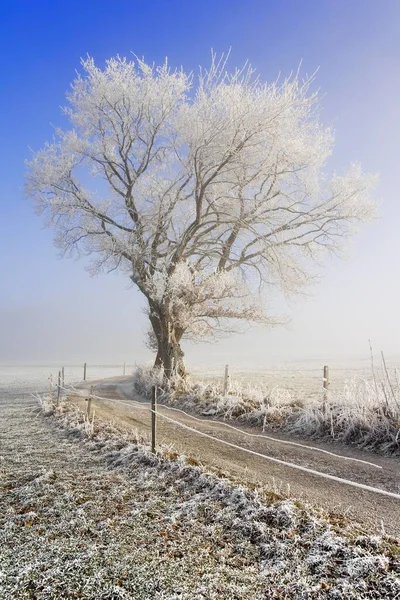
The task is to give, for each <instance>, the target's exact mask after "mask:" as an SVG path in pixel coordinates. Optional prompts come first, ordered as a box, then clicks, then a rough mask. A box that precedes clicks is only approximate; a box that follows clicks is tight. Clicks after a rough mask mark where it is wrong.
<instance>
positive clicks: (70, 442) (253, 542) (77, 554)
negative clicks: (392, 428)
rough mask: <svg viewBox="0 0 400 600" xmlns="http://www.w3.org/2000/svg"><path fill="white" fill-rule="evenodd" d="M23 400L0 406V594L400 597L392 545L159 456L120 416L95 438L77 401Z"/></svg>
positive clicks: (98, 427) (99, 425) (182, 599)
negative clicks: (40, 405) (44, 403)
mask: <svg viewBox="0 0 400 600" xmlns="http://www.w3.org/2000/svg"><path fill="white" fill-rule="evenodd" d="M26 408H30V409H31V410H32V411H33V414H34V410H35V408H34V405H33V404H32V401H31V400H29V399H25V400H23V401H22V400H17V399H16V398H15V397H14V398H12V399H10V397H9V399H8V401H3V402H2V415H1V420H2V430H3V432H4V442H5V451H4V457H5V461H3V462H2V470H1V481H2V488H3V494H2V496H1V497H0V506H1V508H2V509H3V510H2V512H1V515H2V516H1V521H2V528H1V538H2V539H1V548H2V550H1V555H0V589H1V591H0V598H4V599H6V598H7V599H9V598H16V599H17V598H29V597H36V598H43V599H44V598H49V599H50V598H52V599H53V598H54V599H55V598H61V597H69V598H78V597H82V598H87V599H89V598H92V599H94V598H96V599H99V598H102V599H105V600H106V599H117V598H121V599H122V598H132V599H133V598H135V599H141V598H143V599H149V600H150V598H156V599H160V600H161V599H165V600H166V599H169V600H172V599H178V598H179V599H180V600H189V599H195V598H196V599H198V598H207V599H215V600H217V599H218V600H219V599H221V598H231V599H234V598H236V599H241V598H243V599H244V598H246V599H251V598H254V599H256V598H257V599H259V598H260V597H264V598H276V599H278V598H284V597H290V598H293V599H300V598H316V599H319V598H346V600H347V599H356V598H357V600H360V599H363V598H371V597H387V598H389V597H391V598H394V597H395V596H396V594H399V593H400V581H399V578H398V575H399V571H398V566H399V565H398V562H397V563H396V558H395V555H394V554H393V555H392V554H391V552H390V551H389V550H388V548H389V546H390V547H393V548H394V547H395V546H396V548H398V545H397V542H396V541H394V540H387V539H383V538H381V537H378V536H375V537H370V536H368V535H360V534H357V536H354V531H353V530H351V531H349V532H348V533H349V535H350V534H352V538H350V537H346V535H344V536H341V535H339V534H338V533H337V532H336V531H335V530H334V529H333V526H332V525H330V523H329V521H328V520H327V518H326V516H324V515H323V514H322V513H320V512H318V511H316V510H313V509H311V508H310V507H307V506H304V505H300V504H298V503H296V502H293V501H291V500H287V499H286V500H285V499H283V500H279V501H271V499H270V496H269V495H268V494H267V493H266V492H265V490H264V491H263V490H259V491H258V492H254V491H250V490H249V489H247V488H245V487H241V486H237V485H233V484H232V483H230V482H229V481H228V480H223V479H220V478H217V477H216V476H214V475H211V474H208V473H205V472H204V471H203V470H202V469H200V468H199V467H193V466H190V465H189V464H186V463H185V462H184V460H182V459H181V458H178V459H177V460H172V461H171V460H168V459H166V458H165V457H164V456H162V455H159V456H154V455H152V454H150V453H149V452H148V450H147V448H146V447H145V446H143V444H142V443H141V440H137V439H135V438H134V437H133V436H132V434H129V433H128V432H124V431H122V430H119V429H118V428H117V427H116V426H114V425H112V424H109V423H101V422H97V423H96V424H95V428H94V431H92V432H90V435H88V433H87V430H86V427H85V422H84V418H83V415H82V413H80V412H79V410H78V409H77V408H76V407H74V406H73V405H72V404H71V403H65V402H63V403H62V404H61V406H59V407H58V408H53V409H52V410H48V408H49V407H47V410H46V412H45V413H43V412H41V413H40V414H38V415H37V418H34V417H33V414H32V415H29V413H28V412H27V411H26V410H25V409H26ZM22 409H24V410H22ZM44 414H47V415H48V417H47V418H44V416H43V415H44ZM166 454H168V452H166ZM343 533H344V534H346V532H345V531H344V532H343Z"/></svg>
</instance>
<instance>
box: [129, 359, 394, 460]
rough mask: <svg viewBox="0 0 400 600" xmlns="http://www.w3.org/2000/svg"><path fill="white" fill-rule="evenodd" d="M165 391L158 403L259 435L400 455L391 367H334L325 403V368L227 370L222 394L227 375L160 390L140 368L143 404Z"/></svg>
mask: <svg viewBox="0 0 400 600" xmlns="http://www.w3.org/2000/svg"><path fill="white" fill-rule="evenodd" d="M155 384H156V385H158V386H160V387H161V388H164V392H163V393H161V394H160V396H159V400H160V401H161V402H165V403H169V404H173V405H179V406H181V407H185V408H186V409H188V410H193V411H195V412H198V413H201V414H205V415H210V416H211V415H213V416H217V417H221V418H224V419H236V420H239V421H241V422H243V423H249V424H254V425H258V426H261V427H262V428H263V429H264V430H275V431H276V430H282V431H284V432H286V433H289V434H292V435H298V436H304V437H308V438H314V439H327V438H329V439H333V440H335V441H337V442H341V443H346V444H354V445H357V446H358V447H360V448H365V449H368V450H373V451H376V452H380V453H383V454H400V378H399V374H398V371H397V368H396V367H395V366H394V365H393V364H389V363H386V362H382V364H381V365H379V366H376V367H374V369H371V367H368V365H365V364H361V365H360V364H359V365H355V366H348V365H343V364H342V365H339V364H337V365H331V366H330V386H329V391H328V392H327V400H326V402H325V403H324V402H323V400H324V390H323V368H322V366H321V367H320V368H315V366H308V367H299V366H297V367H295V366H293V365H289V366H287V367H286V368H275V369H263V370H260V371H258V372H256V371H239V370H236V371H235V370H231V373H230V379H229V385H228V393H227V394H224V369H223V366H222V365H221V366H220V368H219V370H218V371H216V370H207V371H206V370H202V371H194V372H193V374H192V375H191V376H190V377H189V378H188V379H187V380H185V381H183V380H180V379H176V380H175V381H173V382H172V384H171V385H169V386H165V383H163V382H162V376H161V373H160V372H159V371H158V372H157V371H154V370H153V369H151V368H150V367H139V368H138V369H136V371H135V373H134V388H135V390H136V391H137V392H138V393H141V394H143V395H145V396H147V397H149V396H150V394H151V387H152V385H155Z"/></svg>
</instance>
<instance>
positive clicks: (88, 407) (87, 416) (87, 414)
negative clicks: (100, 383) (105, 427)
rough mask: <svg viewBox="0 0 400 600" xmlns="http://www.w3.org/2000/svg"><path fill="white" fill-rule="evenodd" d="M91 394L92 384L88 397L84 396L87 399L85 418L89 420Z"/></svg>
mask: <svg viewBox="0 0 400 600" xmlns="http://www.w3.org/2000/svg"><path fill="white" fill-rule="evenodd" d="M92 394H93V386H91V388H90V394H89V398H86V400H87V406H86V419H87V420H88V421H89V420H90V408H91V406H92Z"/></svg>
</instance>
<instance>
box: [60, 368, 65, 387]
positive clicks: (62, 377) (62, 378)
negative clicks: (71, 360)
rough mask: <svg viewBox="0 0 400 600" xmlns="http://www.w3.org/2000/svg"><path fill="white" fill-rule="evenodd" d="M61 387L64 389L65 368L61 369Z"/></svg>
mask: <svg viewBox="0 0 400 600" xmlns="http://www.w3.org/2000/svg"><path fill="white" fill-rule="evenodd" d="M61 382H62V383H61V385H62V386H63V387H64V384H65V377H64V367H62V368H61Z"/></svg>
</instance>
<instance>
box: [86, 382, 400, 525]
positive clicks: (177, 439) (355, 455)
mask: <svg viewBox="0 0 400 600" xmlns="http://www.w3.org/2000/svg"><path fill="white" fill-rule="evenodd" d="M93 384H95V394H96V395H98V396H101V397H102V398H104V399H102V400H100V399H97V398H96V399H95V400H94V401H93V404H94V407H95V410H96V414H97V415H98V416H99V417H100V418H102V419H107V420H112V421H115V422H116V423H119V424H121V425H123V426H125V427H131V428H136V429H138V431H139V432H140V433H141V434H148V433H149V432H150V413H149V407H148V406H146V405H144V406H143V408H142V407H140V406H139V405H138V404H137V403H135V402H132V401H133V400H135V401H136V402H137V401H139V402H140V401H143V399H142V398H140V397H139V396H135V397H134V396H133V393H132V384H131V381H130V380H129V378H115V379H113V380H106V381H102V382H90V383H89V384H88V385H87V387H89V386H90V385H93ZM75 401H77V402H79V403H80V405H81V406H83V405H84V400H83V399H82V398H80V399H79V398H78V397H76V398H75ZM130 404H131V406H130ZM158 410H159V412H160V413H161V414H164V415H166V416H167V417H169V418H173V419H174V420H176V421H179V422H181V423H183V424H184V425H186V426H189V427H192V428H195V429H197V430H198V431H201V432H203V433H206V434H208V435H211V436H213V437H215V438H219V439H221V440H225V441H227V442H229V443H232V444H236V445H238V446H242V447H244V448H247V449H249V450H252V451H254V452H257V453H260V454H263V455H268V456H270V457H273V458H276V459H278V460H283V461H286V462H290V463H293V464H296V465H300V466H303V467H307V468H310V469H313V470H316V471H320V472H323V473H327V474H330V475H333V476H336V477H340V478H343V479H348V480H351V481H354V482H358V483H361V484H364V485H368V486H371V487H375V488H380V489H383V490H386V491H389V492H393V493H397V494H399V493H400V464H399V463H400V461H399V460H398V458H384V457H378V456H374V455H372V454H369V453H367V452H362V451H357V450H353V449H348V448H344V449H343V450H342V449H340V448H338V446H334V447H333V446H332V445H329V444H321V443H319V444H316V443H314V442H304V443H305V444H307V445H312V446H315V447H316V448H320V449H321V450H328V451H329V452H333V453H336V454H341V456H339V457H336V456H332V455H330V454H327V453H324V452H319V451H316V450H310V449H307V448H302V447H299V446H292V445H287V444H283V443H282V440H279V438H278V437H277V438H276V439H275V440H274V441H272V440H267V439H261V438H259V437H250V436H248V435H246V434H245V433H240V432H238V431H234V430H232V429H229V428H227V427H226V426H224V424H223V423H220V422H216V423H215V422H211V421H207V422H199V421H197V420H194V419H193V418H192V417H191V416H190V415H183V414H182V413H178V412H175V411H171V410H168V409H167V408H165V407H162V406H160V405H159V407H158ZM241 429H243V430H246V431H248V432H252V433H260V432H259V430H255V429H250V428H247V429H246V428H243V427H241ZM157 434H158V436H157V437H158V439H157V442H158V444H159V445H161V444H167V445H173V447H174V448H175V449H176V450H177V451H178V452H179V453H182V454H185V455H187V456H190V457H193V458H195V459H196V460H198V461H199V462H200V463H202V464H204V465H206V466H210V467H213V468H216V469H218V470H220V471H222V472H224V473H226V474H229V475H230V476H232V477H233V478H235V479H236V480H240V481H242V482H244V483H252V484H261V485H266V484H267V485H270V486H271V484H273V485H275V486H278V487H281V489H282V491H283V492H286V491H287V489H288V488H289V489H290V494H291V495H292V496H294V497H296V498H298V499H303V500H307V501H308V502H310V503H312V504H314V505H317V506H321V507H323V508H324V509H326V510H327V511H329V512H334V513H341V514H343V513H345V514H346V515H347V516H349V517H350V518H352V519H355V520H357V521H359V522H360V523H362V524H363V525H364V526H365V527H367V528H368V529H370V530H375V531H376V530H381V528H382V525H383V527H384V529H385V531H386V532H387V533H389V534H392V535H396V536H400V500H399V499H396V498H392V497H386V496H383V495H380V494H377V493H374V492H371V491H367V490H364V489H360V488H354V487H351V486H349V485H347V484H345V483H339V482H336V481H332V480H327V479H323V478H321V477H319V476H317V475H313V474H310V473H306V472H302V471H298V470H295V469H294V468H292V467H289V466H284V465H281V464H277V463H274V462H271V461H270V460H267V459H265V458H262V457H260V456H255V455H251V454H248V453H246V452H243V451H241V450H239V449H236V448H232V447H229V446H226V445H224V444H222V443H220V442H218V441H214V440H211V439H209V438H205V437H202V436H200V435H197V434H196V433H194V432H192V431H188V430H187V429H184V428H182V427H181V426H179V425H176V424H174V423H171V422H168V421H166V420H164V419H162V418H161V417H160V418H159V419H158V422H157ZM286 439H287V438H286ZM295 441H296V442H298V440H297V439H296V440H295ZM349 459H358V460H359V461H362V460H363V461H368V462H371V463H374V464H375V465H377V466H380V467H382V468H376V467H374V466H373V465H369V464H365V463H363V462H356V461H355V460H349Z"/></svg>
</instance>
